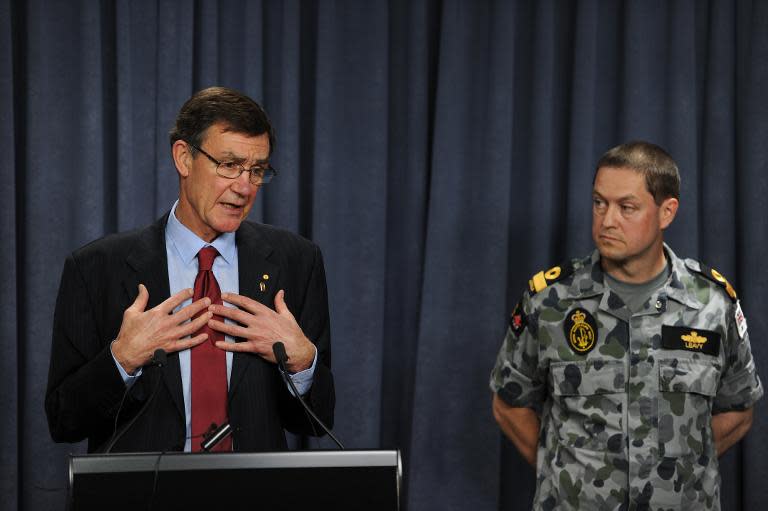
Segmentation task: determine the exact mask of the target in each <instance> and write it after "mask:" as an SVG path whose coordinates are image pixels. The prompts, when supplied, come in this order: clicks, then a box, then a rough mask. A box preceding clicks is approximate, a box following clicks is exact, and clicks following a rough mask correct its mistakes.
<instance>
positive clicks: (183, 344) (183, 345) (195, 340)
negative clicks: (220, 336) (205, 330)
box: [165, 334, 208, 353]
mask: <svg viewBox="0 0 768 511" xmlns="http://www.w3.org/2000/svg"><path fill="white" fill-rule="evenodd" d="M207 340H208V334H200V335H196V336H194V337H192V338H190V339H182V340H180V341H176V342H172V343H168V344H167V345H166V346H167V348H165V351H167V352H168V353H173V352H174V351H182V350H187V349H189V348H194V347H195V346H197V345H198V344H202V343H204V342H205V341H207Z"/></svg>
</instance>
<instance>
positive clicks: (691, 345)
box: [661, 325, 720, 357]
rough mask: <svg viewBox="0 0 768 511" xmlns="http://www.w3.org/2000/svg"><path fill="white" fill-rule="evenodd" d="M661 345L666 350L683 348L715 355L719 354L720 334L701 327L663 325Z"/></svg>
mask: <svg viewBox="0 0 768 511" xmlns="http://www.w3.org/2000/svg"><path fill="white" fill-rule="evenodd" d="M661 346H662V348H665V349H668V350H685V351H693V352H698V353H704V354H705V355H712V356H713V357H716V356H718V355H719V354H720V334H718V333H717V332H713V331H711V330H704V329H701V328H690V327H680V326H669V325H663V326H662V327H661Z"/></svg>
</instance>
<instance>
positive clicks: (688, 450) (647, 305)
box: [491, 142, 763, 511]
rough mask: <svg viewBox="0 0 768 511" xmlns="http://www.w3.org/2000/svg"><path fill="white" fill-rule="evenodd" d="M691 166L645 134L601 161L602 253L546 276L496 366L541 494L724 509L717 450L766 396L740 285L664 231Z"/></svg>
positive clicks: (634, 505)
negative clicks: (676, 246) (681, 249)
mask: <svg viewBox="0 0 768 511" xmlns="http://www.w3.org/2000/svg"><path fill="white" fill-rule="evenodd" d="M679 189H680V177H679V173H678V170H677V166H676V165H675V162H674V161H673V160H672V158H671V157H670V156H669V155H668V154H667V153H666V152H664V150H662V149H661V148H659V147H657V146H655V145H653V144H648V143H645V142H633V143H629V144H624V145H621V146H618V147H616V148H614V149H611V150H610V151H608V152H607V153H606V154H605V155H603V157H602V158H601V160H600V162H599V163H598V165H597V171H596V173H595V180H594V188H593V224H592V235H593V239H594V241H595V244H596V246H597V250H596V251H595V252H594V253H593V254H592V255H591V256H589V257H586V258H584V259H581V260H576V261H573V262H571V263H568V264H566V265H562V266H556V267H554V268H551V269H549V270H547V271H545V272H540V273H538V274H536V275H534V276H533V278H532V279H531V281H530V283H529V287H530V290H529V291H527V292H526V293H524V295H523V298H522V300H521V301H520V303H518V305H517V306H516V307H515V309H514V311H513V313H512V316H511V320H510V326H509V329H508V331H507V335H506V338H505V339H504V343H503V345H502V347H501V350H500V352H499V355H498V359H497V361H496V365H495V367H494V369H493V372H492V374H491V389H492V390H493V392H494V393H495V394H494V399H493V411H494V417H495V418H496V420H497V422H498V423H499V425H500V426H501V428H502V430H503V431H504V433H505V434H506V435H507V436H508V437H509V438H510V440H512V442H513V443H514V444H515V446H516V447H517V448H518V450H519V451H520V452H521V454H522V455H523V456H524V457H525V458H526V459H527V460H528V461H529V462H531V463H532V464H534V465H535V466H536V471H537V482H536V496H535V498H534V503H533V508H534V509H536V510H547V511H548V510H553V509H558V510H567V509H580V510H584V509H589V510H592V509H597V510H602V509H621V510H635V509H636V510H654V511H655V510H662V509H663V510H668V509H674V510H678V509H691V510H693V509H695V510H700V509H715V510H717V509H720V489H719V485H720V475H719V472H718V461H717V457H718V456H719V455H720V454H722V453H723V452H724V451H725V450H726V449H728V448H729V447H730V446H731V445H733V444H734V443H736V442H737V441H738V440H739V439H741V438H742V437H743V436H744V434H745V433H746V432H747V430H748V429H749V427H750V425H751V421H752V408H751V407H752V405H753V404H754V403H755V402H756V401H757V400H758V399H759V398H760V397H761V396H762V394H763V389H762V385H761V383H760V380H759V378H758V376H757V373H756V370H755V365H754V362H753V360H752V354H751V351H750V344H749V337H748V335H747V326H746V320H745V319H744V315H743V314H742V312H741V307H740V305H739V302H738V300H737V296H736V292H735V291H734V290H733V288H732V287H731V285H730V284H729V283H728V282H727V280H726V279H725V278H723V277H722V275H720V274H719V273H718V272H717V271H715V270H713V269H711V268H708V267H706V266H704V265H703V264H700V263H698V262H696V261H694V260H691V259H685V260H683V259H680V258H678V257H677V256H676V255H675V253H674V252H673V251H672V250H671V249H670V248H669V247H668V246H667V245H665V244H664V242H663V231H664V229H666V228H667V227H668V226H669V225H670V224H671V222H672V220H673V219H674V217H675V214H676V212H677V207H678V199H679Z"/></svg>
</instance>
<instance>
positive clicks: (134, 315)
mask: <svg viewBox="0 0 768 511" xmlns="http://www.w3.org/2000/svg"><path fill="white" fill-rule="evenodd" d="M188 298H192V289H182V290H181V291H179V292H178V293H176V294H175V295H173V296H171V297H169V298H168V299H167V300H165V301H164V302H163V303H161V304H159V305H158V306H156V307H154V308H152V309H149V310H148V311H145V310H144V309H145V308H146V307H147V302H148V301H149V291H147V288H146V286H144V284H139V295H138V296H137V297H136V300H134V302H133V303H132V304H131V306H130V307H128V308H127V309H125V312H124V313H123V322H122V324H121V325H120V332H119V333H118V334H117V339H115V342H114V343H113V344H112V354H113V355H114V356H115V359H116V360H117V361H118V362H119V363H120V365H121V366H123V369H125V371H126V372H127V373H128V374H133V373H134V372H135V371H136V369H137V368H139V367H141V366H143V365H144V364H146V363H147V362H148V361H149V360H150V358H151V356H152V354H153V353H154V352H155V350H156V349H158V348H162V349H163V350H165V351H166V352H167V353H172V352H174V351H181V350H185V349H187V348H191V347H193V346H197V345H198V344H200V343H201V342H203V341H205V340H206V339H207V338H208V334H200V335H196V336H194V337H192V338H189V339H184V337H187V336H188V335H192V334H193V333H195V332H197V331H198V330H200V328H201V327H202V326H203V325H205V323H206V322H207V321H208V320H209V319H210V318H211V317H212V314H211V313H210V312H207V311H205V308H206V307H208V306H209V305H210V304H211V300H210V299H208V298H202V299H200V300H198V301H196V302H193V303H191V304H189V305H187V306H186V307H183V308H181V309H179V310H178V311H176V312H173V309H175V308H176V307H178V306H179V305H181V304H182V303H183V302H184V300H187V299H188ZM200 311H204V312H203V313H202V314H201V315H200V317H198V318H196V319H193V320H192V321H189V322H187V323H185V321H187V320H189V319H191V318H192V317H194V316H195V314H197V313H198V312H200Z"/></svg>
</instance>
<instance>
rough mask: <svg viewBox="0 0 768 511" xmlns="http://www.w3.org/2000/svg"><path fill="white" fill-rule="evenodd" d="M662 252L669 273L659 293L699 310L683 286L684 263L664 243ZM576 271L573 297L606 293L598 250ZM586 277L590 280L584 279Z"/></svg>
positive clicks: (694, 299) (692, 295) (693, 298)
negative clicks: (664, 255) (664, 254)
mask: <svg viewBox="0 0 768 511" xmlns="http://www.w3.org/2000/svg"><path fill="white" fill-rule="evenodd" d="M664 252H665V253H666V255H667V260H668V261H669V263H668V264H669V266H670V270H671V271H670V274H669V276H668V277H667V280H666V282H665V284H664V286H662V287H661V288H660V289H659V292H662V293H664V294H665V295H666V296H668V297H669V298H671V299H673V300H676V301H678V302H680V303H683V304H685V305H688V306H689V307H692V308H694V309H699V308H701V307H702V305H701V301H700V300H699V299H698V298H697V296H696V294H695V292H694V291H693V290H691V289H688V288H687V287H686V286H685V285H684V284H683V278H684V276H685V275H688V274H689V272H688V270H687V269H686V267H685V262H684V261H683V260H682V259H680V258H679V257H677V255H676V254H675V253H674V251H673V250H672V249H671V248H670V247H669V245H667V244H666V243H664ZM578 271H579V274H578V275H577V276H575V277H574V283H573V285H572V286H571V293H572V294H573V295H575V296H577V297H581V298H586V297H588V296H595V295H599V294H603V293H605V292H606V291H608V289H607V288H606V287H605V274H604V272H603V267H602V265H601V264H600V252H599V251H598V250H595V251H594V252H592V256H591V257H590V258H589V259H587V262H586V264H585V265H584V266H583V267H582V268H581V269H580V270H578ZM587 275H589V276H590V277H591V278H585V277H586V276H587Z"/></svg>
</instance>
